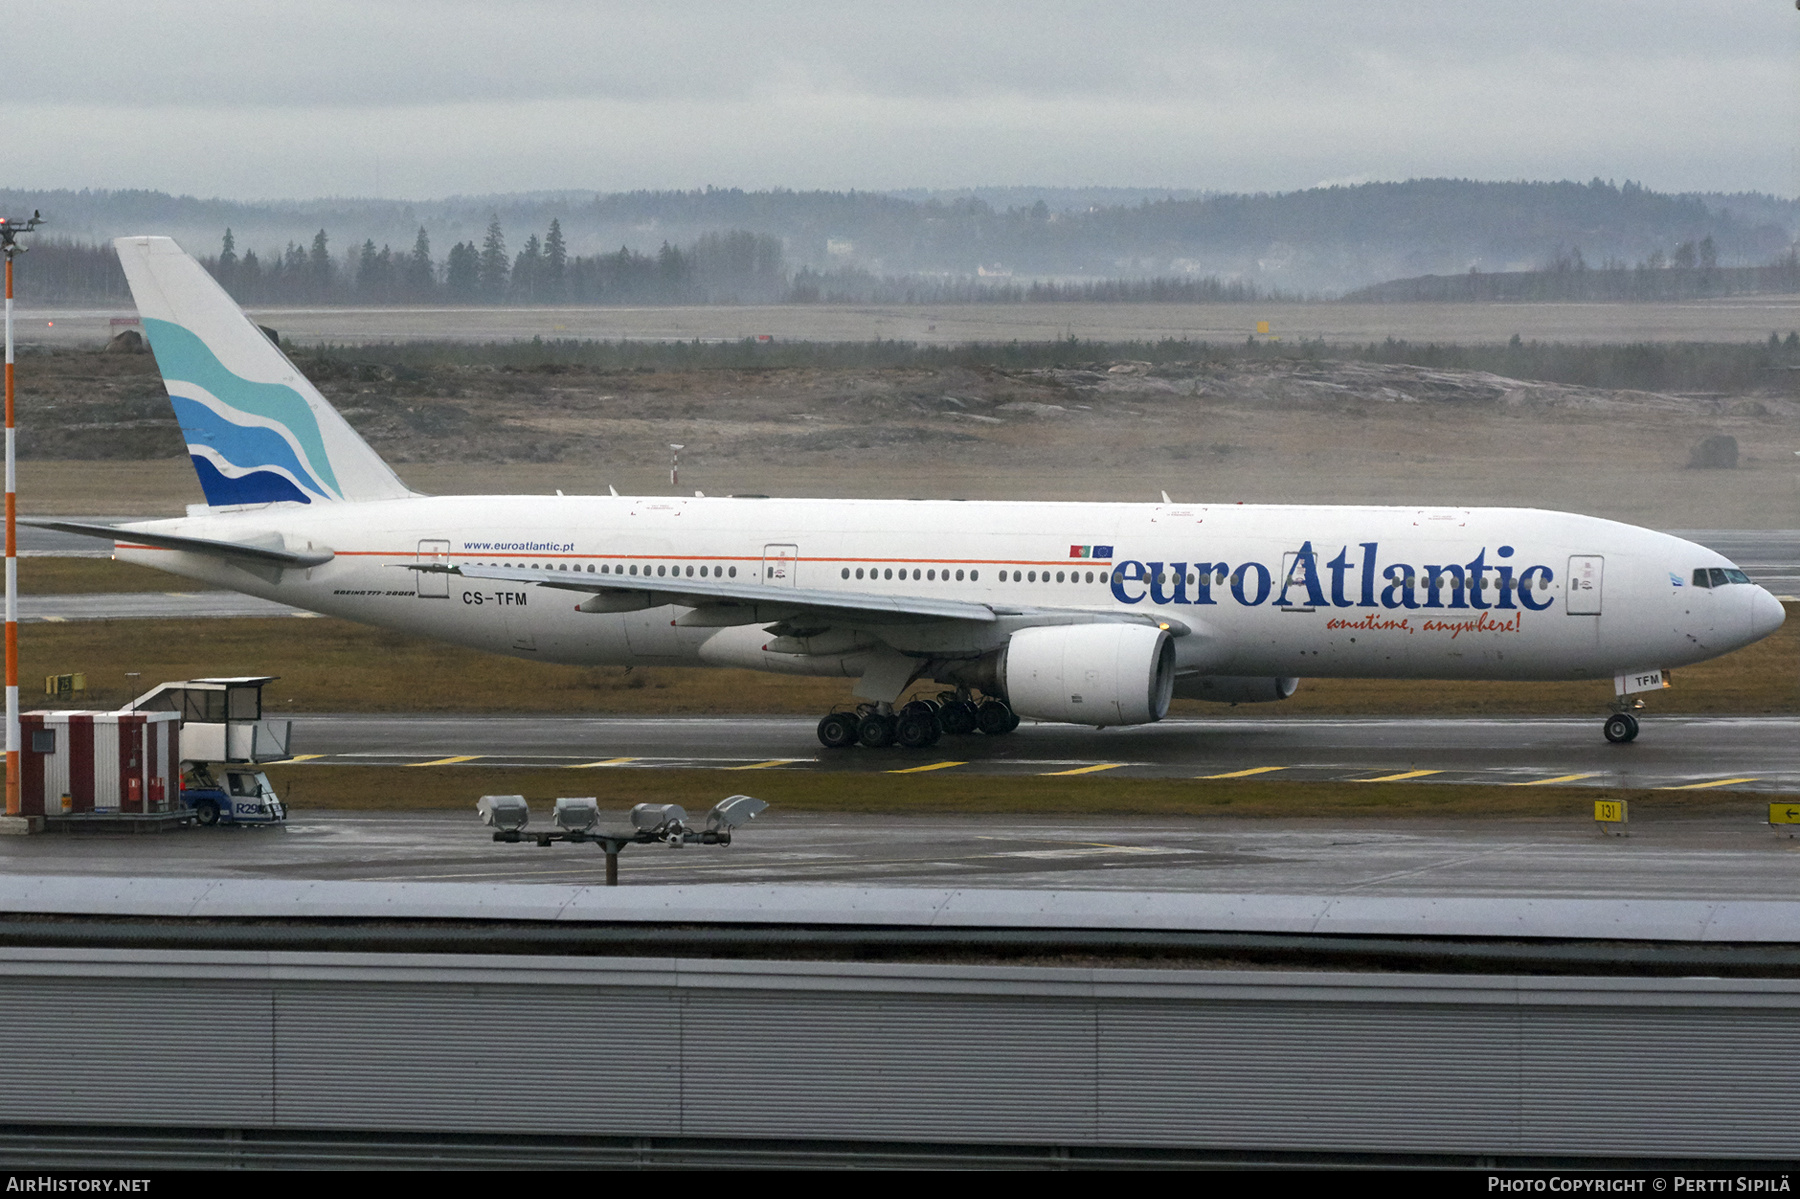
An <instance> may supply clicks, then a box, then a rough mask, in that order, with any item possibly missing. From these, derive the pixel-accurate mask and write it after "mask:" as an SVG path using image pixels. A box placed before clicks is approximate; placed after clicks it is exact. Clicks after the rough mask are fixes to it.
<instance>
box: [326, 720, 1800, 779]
mask: <svg viewBox="0 0 1800 1199" xmlns="http://www.w3.org/2000/svg"><path fill="white" fill-rule="evenodd" d="M815 727H816V721H814V720H812V719H809V718H805V717H791V716H769V717H699V716H695V717H671V716H657V717H619V716H374V715H363V714H355V715H342V716H307V717H297V718H295V720H294V731H293V741H292V748H293V751H294V753H295V754H296V755H298V757H297V758H296V759H295V764H296V765H305V764H307V763H310V762H320V763H331V764H342V765H350V764H361V765H423V764H426V763H438V764H442V765H446V766H455V765H461V764H465V763H475V764H479V765H484V766H559V767H570V768H585V769H584V770H583V777H588V778H592V777H594V775H593V774H592V773H589V772H590V771H606V770H636V769H667V768H687V769H693V768H701V769H724V770H738V771H745V772H754V771H759V770H831V771H858V772H895V773H897V774H900V775H905V774H940V773H943V772H950V773H960V774H994V775H1014V776H1021V775H1043V776H1054V775H1105V776H1108V777H1127V778H1130V777H1136V778H1217V777H1242V778H1250V777H1266V778H1270V779H1281V780H1300V781H1312V782H1336V781H1342V782H1351V781H1362V782H1372V781H1415V780H1416V781H1421V782H1432V783H1519V784H1535V785H1543V784H1556V785H1571V786H1573V785H1581V786H1596V787H1600V786H1604V787H1649V788H1684V789H1692V790H1712V789H1720V790H1732V791H1740V790H1741V791H1760V792H1770V793H1772V792H1780V793H1793V792H1800V718H1795V717H1699V716H1663V717H1659V716H1655V715H1654V714H1652V715H1649V716H1647V717H1646V718H1645V719H1644V723H1643V732H1642V734H1641V735H1640V736H1639V738H1638V739H1637V740H1636V741H1635V742H1633V743H1631V744H1629V745H1611V744H1608V743H1607V742H1606V741H1605V739H1604V738H1603V737H1602V736H1601V732H1600V715H1599V714H1598V713H1596V714H1595V715H1594V716H1593V717H1592V718H1590V719H1572V718H1556V719H1551V718H1526V717H1521V718H1504V719H1502V718H1490V719H1479V718H1465V719H1454V720H1444V719H1425V718H1411V719H1386V718H1376V717H1285V718H1283V717H1270V718H1261V717H1226V718H1222V719H1213V720H1185V719H1183V720H1165V721H1162V722H1160V723H1157V724H1152V725H1141V726H1138V727H1136V728H1119V729H1089V728H1081V727H1077V726H1074V725H1065V724H1045V725H1037V724H1030V723H1027V724H1024V725H1021V726H1020V727H1019V729H1018V730H1017V731H1015V732H1013V733H1010V734H1008V735H1006V736H1004V737H984V736H981V735H980V734H974V735H970V736H965V737H945V738H943V739H942V740H940V741H939V742H938V743H937V745H935V746H933V747H932V748H930V749H926V750H917V751H908V750H903V749H897V748H893V749H884V750H866V749H860V748H859V749H843V750H825V749H822V748H821V747H820V746H819V742H818V738H817V735H816V733H815ZM746 777H748V775H746ZM899 781H900V780H899V779H896V782H899ZM746 785H747V784H746Z"/></svg>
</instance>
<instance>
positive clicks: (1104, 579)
mask: <svg viewBox="0 0 1800 1199" xmlns="http://www.w3.org/2000/svg"><path fill="white" fill-rule="evenodd" d="M1100 581H1101V582H1102V583H1104V582H1106V572H1105V571H1104V570H1103V571H1101V572H1100Z"/></svg>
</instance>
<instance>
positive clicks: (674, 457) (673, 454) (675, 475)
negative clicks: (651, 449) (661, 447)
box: [669, 441, 687, 491]
mask: <svg viewBox="0 0 1800 1199" xmlns="http://www.w3.org/2000/svg"><path fill="white" fill-rule="evenodd" d="M685 449H687V446H686V445H676V444H675V443H674V442H672V441H671V442H669V486H670V487H673V488H674V489H675V490H677V491H680V490H681V451H683V450H685Z"/></svg>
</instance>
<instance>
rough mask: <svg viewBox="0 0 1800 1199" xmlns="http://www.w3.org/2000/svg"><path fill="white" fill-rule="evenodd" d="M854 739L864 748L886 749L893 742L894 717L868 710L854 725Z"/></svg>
mask: <svg viewBox="0 0 1800 1199" xmlns="http://www.w3.org/2000/svg"><path fill="white" fill-rule="evenodd" d="M856 741H857V744H859V745H861V746H863V747H864V748H866V749H886V748H887V747H888V746H890V745H892V744H893V743H894V718H893V717H892V716H883V715H882V714H881V713H879V712H870V713H869V714H868V715H866V716H864V717H863V718H862V721H861V723H859V724H858V725H857V726H856Z"/></svg>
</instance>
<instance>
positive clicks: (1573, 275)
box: [1344, 238, 1800, 304]
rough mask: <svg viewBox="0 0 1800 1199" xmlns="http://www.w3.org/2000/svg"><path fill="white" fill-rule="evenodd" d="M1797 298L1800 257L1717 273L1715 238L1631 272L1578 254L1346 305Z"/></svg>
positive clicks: (1402, 288) (1424, 283)
mask: <svg viewBox="0 0 1800 1199" xmlns="http://www.w3.org/2000/svg"><path fill="white" fill-rule="evenodd" d="M1795 292H1800V252H1796V251H1795V250H1793V249H1790V250H1789V251H1788V252H1787V253H1786V254H1784V255H1782V256H1781V257H1779V258H1777V259H1776V260H1775V261H1773V262H1770V263H1767V264H1765V265H1763V266H1720V265H1719V263H1718V254H1717V251H1716V250H1715V249H1714V247H1713V245H1712V240H1711V239H1710V238H1708V239H1705V240H1702V241H1701V242H1700V243H1699V244H1698V245H1696V244H1695V243H1693V242H1687V243H1684V244H1683V245H1681V246H1678V247H1676V250H1675V253H1674V254H1673V255H1671V256H1669V257H1667V258H1665V257H1664V256H1663V255H1662V254H1660V253H1657V254H1653V255H1651V256H1650V257H1649V258H1648V259H1645V260H1643V261H1640V262H1637V263H1634V264H1630V265H1627V264H1626V263H1623V262H1619V261H1617V260H1613V261H1609V262H1604V263H1602V264H1600V265H1599V266H1597V267H1590V266H1589V265H1588V264H1587V261H1586V260H1585V259H1583V258H1582V256H1581V251H1580V250H1579V249H1576V250H1573V251H1571V252H1569V253H1567V254H1565V253H1562V252H1560V251H1559V252H1558V253H1557V255H1556V257H1555V258H1554V259H1553V260H1552V261H1551V262H1550V264H1549V265H1548V266H1546V267H1545V268H1544V269H1542V270H1537V271H1505V272H1495V273H1484V272H1481V271H1470V272H1469V273H1468V274H1466V275H1425V276H1422V277H1420V278H1417V279H1395V280H1392V281H1391V282H1387V283H1378V284H1376V285H1375V286H1373V287H1364V288H1360V289H1358V290H1356V291H1353V292H1351V293H1349V294H1348V295H1346V296H1345V297H1344V299H1346V300H1355V301H1368V302H1374V303H1389V304H1392V303H1409V302H1413V303H1434V304H1442V303H1459V302H1469V301H1490V302H1492V301H1500V302H1505V301H1509V300H1510V301H1524V300H1603V301H1626V302H1630V301H1648V300H1699V299H1706V298H1709V297H1717V296H1740V295H1768V294H1793V293H1795Z"/></svg>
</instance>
